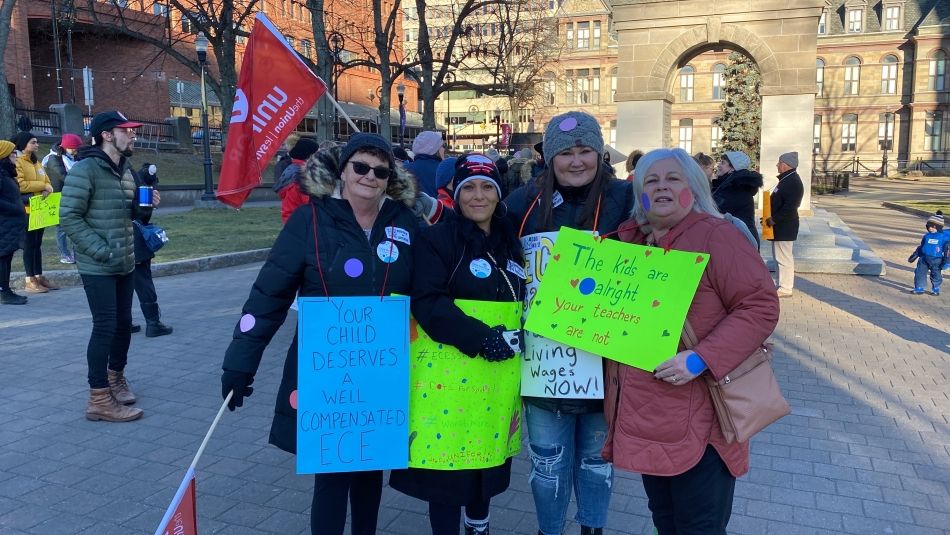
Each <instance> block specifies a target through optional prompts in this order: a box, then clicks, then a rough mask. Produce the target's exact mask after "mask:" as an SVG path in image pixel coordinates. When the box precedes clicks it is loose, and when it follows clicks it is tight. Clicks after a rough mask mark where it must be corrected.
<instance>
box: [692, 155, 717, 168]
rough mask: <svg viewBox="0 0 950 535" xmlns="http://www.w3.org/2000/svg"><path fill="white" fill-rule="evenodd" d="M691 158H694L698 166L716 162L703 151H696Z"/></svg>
mask: <svg viewBox="0 0 950 535" xmlns="http://www.w3.org/2000/svg"><path fill="white" fill-rule="evenodd" d="M693 159H694V160H696V163H698V164H699V166H700V167H709V166H711V165H715V164H716V160H713V159H712V156H710V155H708V154H706V153H703V152H697V153H696V155H695V156H693Z"/></svg>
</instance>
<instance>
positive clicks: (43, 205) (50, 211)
mask: <svg viewBox="0 0 950 535" xmlns="http://www.w3.org/2000/svg"><path fill="white" fill-rule="evenodd" d="M62 196H63V194H62V193H50V194H49V195H47V196H46V197H43V196H42V195H34V196H32V197H30V223H29V225H28V226H27V230H36V229H40V228H46V227H52V226H53V225H58V224H59V199H60V197H62Z"/></svg>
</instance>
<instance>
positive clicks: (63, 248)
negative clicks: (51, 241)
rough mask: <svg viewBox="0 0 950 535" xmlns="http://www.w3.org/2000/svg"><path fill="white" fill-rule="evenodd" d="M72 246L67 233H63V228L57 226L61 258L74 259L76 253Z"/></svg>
mask: <svg viewBox="0 0 950 535" xmlns="http://www.w3.org/2000/svg"><path fill="white" fill-rule="evenodd" d="M70 245H71V244H70V243H69V238H67V237H66V232H65V231H63V226H62V225H56V246H57V247H58V248H59V257H60V258H73V256H74V253H73V250H72V247H70Z"/></svg>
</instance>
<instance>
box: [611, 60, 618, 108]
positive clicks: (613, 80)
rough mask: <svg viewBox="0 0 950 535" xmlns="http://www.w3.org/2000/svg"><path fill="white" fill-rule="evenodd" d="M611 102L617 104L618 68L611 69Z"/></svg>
mask: <svg viewBox="0 0 950 535" xmlns="http://www.w3.org/2000/svg"><path fill="white" fill-rule="evenodd" d="M610 102H611V103H613V102H617V67H614V68H613V69H610Z"/></svg>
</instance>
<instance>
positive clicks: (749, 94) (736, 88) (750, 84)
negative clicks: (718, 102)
mask: <svg viewBox="0 0 950 535" xmlns="http://www.w3.org/2000/svg"><path fill="white" fill-rule="evenodd" d="M725 78H726V85H725V87H723V92H724V95H725V102H723V103H722V115H721V116H720V117H719V118H717V119H716V121H715V123H716V125H717V126H719V127H720V128H721V129H722V138H721V139H720V141H719V149H718V150H719V156H721V155H722V153H724V152H726V151H730V150H738V151H742V152H744V153H746V154H748V155H749V158H750V159H751V160H752V163H751V165H750V167H751V168H754V169H758V168H759V145H760V142H761V139H762V97H761V96H760V95H759V86H760V85H761V83H762V75H761V74H760V73H759V69H758V67H757V66H756V65H755V62H753V61H752V59H751V58H749V57H748V56H746V55H745V54H742V53H740V52H733V53H731V54H729V65H728V66H727V67H726V71H725Z"/></svg>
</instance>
